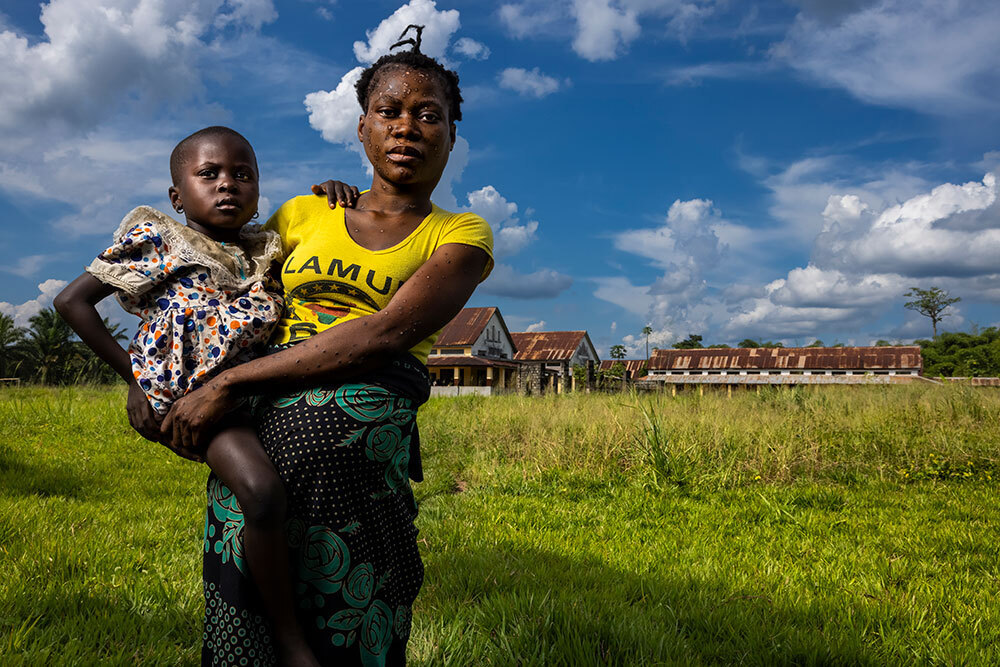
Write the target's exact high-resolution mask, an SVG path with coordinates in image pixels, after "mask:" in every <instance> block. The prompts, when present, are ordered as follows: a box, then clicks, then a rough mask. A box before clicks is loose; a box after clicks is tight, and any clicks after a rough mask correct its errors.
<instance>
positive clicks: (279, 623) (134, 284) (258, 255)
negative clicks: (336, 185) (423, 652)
mask: <svg viewBox="0 0 1000 667" xmlns="http://www.w3.org/2000/svg"><path fill="white" fill-rule="evenodd" d="M170 176H171V180H172V181H173V185H172V186H171V187H170V189H169V195H170V202H171V204H172V205H173V207H174V209H175V210H176V211H177V212H178V213H182V214H183V215H184V216H185V218H186V222H187V225H186V226H185V225H181V224H180V223H178V222H175V221H174V220H173V219H172V218H170V217H168V216H166V215H164V214H163V213H161V212H159V211H157V210H155V209H153V208H150V207H148V206H140V207H138V208H136V209H135V210H133V211H132V212H130V213H129V214H128V215H127V216H125V219H124V220H123V221H122V223H121V226H120V227H119V228H118V231H117V232H116V233H115V240H114V243H113V244H112V245H111V247H109V248H108V249H107V250H105V251H104V252H102V253H101V254H100V255H99V256H98V257H97V259H95V260H94V261H93V262H92V263H91V264H90V266H88V267H87V270H86V272H85V273H83V274H82V275H81V276H80V277H79V278H77V279H76V280H74V281H73V282H72V283H70V284H69V285H68V286H67V287H66V288H65V289H64V290H63V291H62V292H61V293H60V294H59V296H58V297H56V300H55V307H56V310H58V311H59V314H60V315H62V317H63V318H64V319H65V320H66V321H67V322H68V323H69V325H70V326H71V327H72V328H73V330H74V331H76V333H77V335H78V336H79V337H80V339H81V340H82V341H83V342H84V343H86V344H87V345H88V346H89V347H90V348H91V349H93V350H94V352H95V353H96V354H97V355H98V356H99V357H100V358H101V359H103V360H104V361H105V362H107V363H108V364H109V365H110V366H111V367H112V368H113V369H114V370H115V371H116V372H117V373H118V374H119V375H120V376H121V377H122V378H124V379H125V381H126V382H128V383H129V394H128V396H129V397H128V413H129V420H130V421H131V423H132V425H133V426H134V427H135V428H136V430H138V431H139V432H140V433H142V434H143V436H145V437H146V438H148V439H150V440H157V441H160V440H161V437H160V430H159V424H160V422H161V421H162V419H163V417H164V415H165V414H166V413H167V412H168V411H169V409H170V406H171V404H172V403H173V401H175V400H176V399H178V398H180V397H181V396H183V395H184V394H186V393H188V392H190V391H192V390H194V389H196V388H197V387H198V386H199V385H200V384H201V383H203V382H205V381H207V380H208V379H209V378H210V377H211V376H212V375H213V374H214V373H216V372H218V371H220V370H221V369H223V368H225V367H227V366H229V365H232V364H235V363H239V362H240V361H245V360H247V359H249V358H250V356H251V355H252V354H253V352H254V348H255V347H257V346H258V345H259V344H263V343H265V342H266V341H267V339H268V336H269V334H270V332H271V329H272V327H273V325H274V324H275V322H276V321H277V320H278V318H279V317H280V315H281V310H282V301H281V297H280V293H281V292H280V286H278V285H277V284H276V283H274V282H273V281H272V279H271V278H270V276H269V272H270V270H271V265H272V263H273V262H278V263H279V264H280V261H281V259H282V258H281V256H280V255H281V242H280V239H279V238H278V236H277V234H275V233H274V232H271V231H264V230H262V229H260V228H259V227H257V226H256V225H254V226H253V227H245V225H246V224H247V223H248V222H249V221H250V220H251V219H252V218H256V217H257V199H258V194H259V193H258V171H257V158H256V155H255V154H254V151H253V148H252V147H251V146H250V143H249V142H248V141H247V140H246V139H245V138H244V137H243V136H242V135H240V134H239V133H238V132H235V131H234V130H231V129H229V128H226V127H208V128H205V129H203V130H199V131H198V132H195V133H194V134H192V135H191V136H189V137H187V138H186V139H184V140H183V141H181V142H180V143H179V144H177V146H176V147H175V148H174V150H173V152H172V153H171V155H170ZM111 294H115V295H116V296H117V297H118V301H119V302H120V303H121V305H122V307H124V308H125V310H127V311H128V312H130V313H133V314H134V315H138V316H139V317H140V318H141V319H142V324H141V325H140V327H139V330H138V332H137V333H136V334H135V337H134V338H133V340H132V342H131V344H130V345H129V349H128V352H125V350H123V349H122V348H121V347H120V346H119V345H118V343H117V342H116V341H115V340H114V338H113V337H112V336H111V334H110V333H109V332H108V330H107V328H106V327H105V326H104V323H103V321H102V319H101V317H100V315H99V314H98V312H97V310H96V308H95V306H96V304H97V303H98V302H99V301H101V300H102V299H104V298H105V297H107V296H110V295H111ZM250 423H251V422H250V420H249V417H247V416H245V415H241V414H232V415H230V418H229V419H228V421H227V422H225V423H223V425H222V426H221V427H220V429H219V430H218V432H217V433H216V434H215V435H214V437H213V438H212V439H211V441H210V442H209V444H208V446H207V447H206V448H205V449H204V451H203V452H202V451H196V450H192V449H181V450H176V449H175V450H174V451H176V452H177V453H178V454H180V455H181V456H184V457H185V458H189V459H192V460H196V461H200V460H204V461H205V462H206V463H208V465H209V466H210V467H211V469H212V471H213V472H214V473H215V474H216V476H218V478H219V479H221V480H222V482H223V483H224V484H225V485H226V486H227V487H228V488H229V489H230V490H231V491H232V492H233V494H234V495H235V496H236V499H237V501H238V502H239V505H240V507H241V508H242V510H243V519H244V540H243V543H244V551H245V556H246V562H247V565H248V567H249V570H250V574H251V577H252V578H253V580H254V582H255V584H256V586H257V588H258V590H259V592H260V595H261V598H262V599H263V601H264V604H265V606H266V608H267V609H268V611H269V613H270V616H271V621H272V625H273V628H274V637H275V640H276V641H277V644H278V646H276V647H275V649H276V656H275V657H276V658H277V659H278V660H279V661H280V662H281V663H282V664H294V665H318V663H317V661H316V659H315V657H314V656H313V653H312V651H311V650H310V649H309V648H308V646H307V645H306V643H305V638H304V635H303V633H302V629H301V628H300V627H299V625H298V623H297V621H296V618H295V611H294V604H293V600H292V591H291V578H290V575H289V569H288V551H287V548H286V542H285V535H284V531H283V527H284V521H285V491H284V487H283V485H282V483H281V480H280V478H279V477H278V473H277V471H276V470H275V469H274V466H273V465H272V463H271V461H270V459H269V458H268V457H267V454H266V453H265V452H264V449H263V447H262V445H261V443H260V441H259V440H258V438H257V435H256V433H255V432H254V431H253V429H252V428H251V426H250V425H249V424H250Z"/></svg>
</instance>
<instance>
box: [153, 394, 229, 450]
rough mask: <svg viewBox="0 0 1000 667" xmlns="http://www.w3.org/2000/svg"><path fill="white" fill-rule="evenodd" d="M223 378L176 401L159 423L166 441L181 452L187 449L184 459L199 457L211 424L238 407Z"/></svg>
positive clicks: (205, 443)
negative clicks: (161, 422)
mask: <svg viewBox="0 0 1000 667" xmlns="http://www.w3.org/2000/svg"><path fill="white" fill-rule="evenodd" d="M222 377H223V376H222V375H219V376H218V377H216V378H214V379H213V380H212V381H211V382H209V383H208V384H206V385H204V386H202V387H199V388H198V389H196V390H194V391H192V392H191V393H190V394H188V395H187V396H184V397H183V398H181V399H180V400H178V401H177V402H176V403H174V404H173V406H172V407H171V408H170V412H168V413H167V416H166V418H165V419H164V420H163V424H162V425H161V426H160V433H161V437H162V438H163V440H162V441H163V444H165V445H167V447H170V449H172V450H173V451H175V452H177V453H178V454H180V452H181V451H183V452H185V453H186V454H188V456H185V458H192V457H195V456H198V457H200V452H201V451H202V448H203V447H204V446H205V445H207V444H208V437H209V436H210V435H211V433H212V427H213V426H214V425H215V424H216V423H218V421H219V420H220V419H222V417H223V416H224V415H225V414H226V413H227V412H229V411H230V410H232V409H233V408H235V407H236V399H235V398H234V397H233V395H232V392H230V391H229V387H228V385H227V384H226V383H225V382H224V381H223V380H222ZM181 456H184V454H181ZM192 460H195V459H193V458H192Z"/></svg>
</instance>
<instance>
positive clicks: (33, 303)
mask: <svg viewBox="0 0 1000 667" xmlns="http://www.w3.org/2000/svg"><path fill="white" fill-rule="evenodd" d="M66 285H67V283H66V281H65V280H55V279H49V280H46V281H45V282H42V283H40V284H39V285H38V292H39V294H38V296H36V297H35V298H34V299H29V300H28V301H25V302H24V303H19V304H13V303H8V302H6V301H0V313H3V314H4V315H9V316H10V317H13V318H14V326H17V327H26V326H28V320H30V319H31V317H32V316H33V315H37V314H38V313H39V312H40V311H41V310H42V309H43V308H48V307H49V306H51V305H52V300H53V299H55V298H56V295H57V294H59V291H60V290H62V288H63V287H65V286H66Z"/></svg>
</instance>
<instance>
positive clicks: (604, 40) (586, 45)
mask: <svg viewBox="0 0 1000 667" xmlns="http://www.w3.org/2000/svg"><path fill="white" fill-rule="evenodd" d="M573 16H574V17H575V18H576V24H577V33H576V36H575V37H574V38H573V50H574V51H576V53H577V55H579V56H580V57H582V58H586V59H587V60H591V61H594V60H614V59H615V58H616V57H618V55H620V54H621V53H622V52H623V51H624V50H625V48H626V47H627V46H628V45H629V43H631V42H632V40H634V39H635V38H636V37H638V36H639V21H638V19H637V16H636V12H635V11H634V10H632V9H628V8H623V7H618V6H614V5H613V4H612V2H610V0H573Z"/></svg>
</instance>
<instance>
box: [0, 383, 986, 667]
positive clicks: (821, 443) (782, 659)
mask: <svg viewBox="0 0 1000 667" xmlns="http://www.w3.org/2000/svg"><path fill="white" fill-rule="evenodd" d="M123 404H124V392H123V391H122V390H119V389H86V388H74V389H60V390H54V389H33V388H22V389H5V390H2V391H0V664H4V665H8V664H15V665H16V664H30V665H34V664H81V665H88V664H95V663H101V664H134V663H137V662H139V663H150V664H197V661H198V658H199V649H200V646H199V642H200V635H201V629H200V622H201V594H200V590H201V589H200V579H199V572H198V569H199V567H200V551H199V550H200V548H201V530H202V525H203V515H202V511H203V509H202V507H203V498H202V495H203V485H204V480H205V476H206V473H205V470H204V468H202V467H199V466H196V465H195V464H192V463H188V462H186V461H183V460H181V459H179V458H176V457H174V456H173V455H172V454H170V453H169V452H167V451H166V450H165V449H163V448H159V447H157V446H155V445H151V444H148V443H146V442H144V441H143V440H141V439H140V438H139V437H138V436H136V435H134V434H133V433H132V432H131V430H130V429H129V427H128V425H127V423H126V422H125V419H124V415H123V413H122V406H123ZM420 423H421V429H422V431H421V432H422V438H423V443H424V444H423V454H424V468H425V473H426V476H427V480H426V481H425V482H424V483H422V484H420V485H417V487H416V493H417V495H418V499H419V500H420V503H421V515H420V518H419V520H418V526H419V528H420V530H421V538H420V543H421V548H422V551H423V555H424V560H425V564H426V567H427V572H426V579H425V585H424V589H423V591H422V593H421V596H420V598H419V599H418V602H417V606H416V608H415V615H414V631H413V638H412V640H411V643H410V659H411V663H412V664H416V665H487V664H489V665H516V664H523V665H550V664H551V665H599V664H620V665H655V664H681V665H686V664H734V663H745V664H767V665H770V664H873V665H882V664H900V665H902V664H914V663H922V664H947V665H950V664H957V665H967V664H983V665H989V664H997V663H1000V649H998V648H997V647H998V646H1000V605H998V603H997V602H996V597H997V596H996V590H997V585H998V581H997V579H998V574H1000V531H998V526H1000V504H998V502H997V498H996V490H997V486H996V483H995V482H994V480H993V476H994V475H995V474H1000V470H997V462H998V454H997V446H996V445H997V443H998V442H1000V392H994V391H992V390H979V391H974V390H968V389H963V388H961V387H895V386H894V387H870V388H863V387H847V388H823V389H822V390H805V391H802V390H783V391H774V392H763V393H761V394H755V393H745V394H743V393H741V394H737V395H734V396H733V397H732V398H731V399H727V398H726V397H725V395H712V394H708V395H705V396H703V397H698V396H695V395H690V396H685V397H678V398H670V397H669V396H631V395H627V394H626V395H617V396H600V395H591V396H585V395H574V396H564V397H557V396H553V397H545V398H524V397H516V396H510V397H499V398H489V399H483V398H476V397H470V398H467V399H440V400H435V401H432V402H431V403H430V404H428V405H427V406H426V407H425V408H424V409H423V410H422V412H421V418H420Z"/></svg>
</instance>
